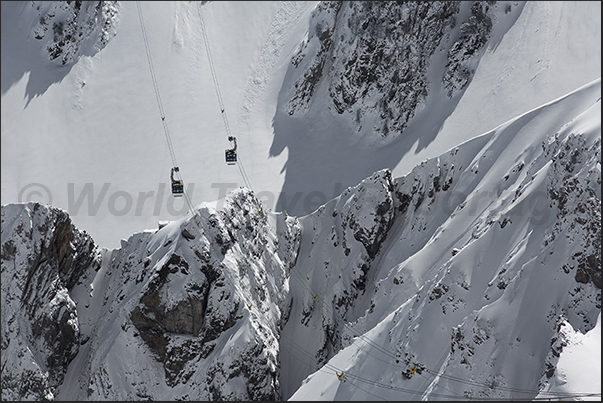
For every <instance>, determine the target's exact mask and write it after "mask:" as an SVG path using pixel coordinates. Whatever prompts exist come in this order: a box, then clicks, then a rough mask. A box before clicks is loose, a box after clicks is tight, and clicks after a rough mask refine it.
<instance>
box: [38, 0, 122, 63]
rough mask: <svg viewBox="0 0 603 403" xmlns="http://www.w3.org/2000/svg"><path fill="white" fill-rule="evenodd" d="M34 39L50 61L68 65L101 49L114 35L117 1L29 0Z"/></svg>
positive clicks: (117, 11)
mask: <svg viewBox="0 0 603 403" xmlns="http://www.w3.org/2000/svg"><path fill="white" fill-rule="evenodd" d="M31 8H32V10H31V11H32V12H33V13H34V14H35V17H36V18H33V19H34V20H35V21H37V24H36V25H35V27H34V28H33V30H32V36H33V38H34V39H36V40H38V41H40V42H41V43H42V49H43V50H42V52H43V54H44V55H45V56H46V57H47V58H48V60H50V61H51V62H52V63H55V64H58V65H70V64H73V63H75V62H77V60H78V59H79V57H80V56H81V55H84V54H87V55H93V54H95V53H96V52H98V51H100V50H102V49H103V48H104V47H105V46H106V45H107V43H109V41H110V40H111V38H113V36H115V34H116V29H117V24H118V16H119V2H118V1H32V2H31Z"/></svg>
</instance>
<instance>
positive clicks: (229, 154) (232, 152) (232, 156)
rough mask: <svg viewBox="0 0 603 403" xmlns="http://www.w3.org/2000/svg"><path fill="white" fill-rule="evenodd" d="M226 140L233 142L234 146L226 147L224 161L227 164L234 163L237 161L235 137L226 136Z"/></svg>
mask: <svg viewBox="0 0 603 403" xmlns="http://www.w3.org/2000/svg"><path fill="white" fill-rule="evenodd" d="M228 140H229V141H232V142H233V143H234V147H233V148H228V149H226V155H225V156H226V163H227V164H228V165H234V164H236V163H237V138H236V137H233V136H228Z"/></svg>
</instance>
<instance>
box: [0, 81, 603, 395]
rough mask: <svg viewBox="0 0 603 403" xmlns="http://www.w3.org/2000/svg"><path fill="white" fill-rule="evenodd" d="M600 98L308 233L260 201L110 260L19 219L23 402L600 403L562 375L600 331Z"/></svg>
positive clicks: (376, 195)
mask: <svg viewBox="0 0 603 403" xmlns="http://www.w3.org/2000/svg"><path fill="white" fill-rule="evenodd" d="M600 84H601V83H600V80H596V81H594V82H592V83H591V84H589V85H587V86H585V87H583V88H581V89H579V90H577V91H575V92H573V93H571V94H568V95H567V96H565V97H562V98H559V99H558V100H555V101H553V102H551V103H549V104H546V105H543V106H542V107H540V108H537V109H534V110H532V111H530V112H527V113H525V114H523V115H521V116H519V117H517V118H515V119H512V120H511V121H509V122H507V123H505V124H503V125H501V126H499V127H498V128H496V129H494V130H493V131H491V132H488V133H486V134H484V135H483V136H480V137H477V138H475V139H472V140H469V141H468V142H466V143H463V144H460V145H459V146H458V147H455V148H454V149H452V150H450V151H449V152H447V153H445V154H443V155H441V156H439V157H437V158H434V159H430V160H427V161H425V162H424V163H423V164H420V165H418V166H417V167H415V168H414V169H413V171H412V172H411V173H409V174H408V175H405V176H402V177H397V178H395V177H392V175H391V172H390V171H389V170H381V171H378V172H375V173H374V174H373V175H371V176H370V177H368V178H366V179H365V180H363V181H362V182H361V183H359V184H358V185H356V186H354V187H350V188H348V189H346V190H344V191H343V193H342V194H341V195H340V196H338V197H336V198H334V199H333V200H331V201H329V202H327V203H326V204H324V205H323V206H321V207H320V208H318V209H317V210H316V211H315V212H313V213H312V214H310V215H307V216H304V217H301V218H299V219H297V218H295V217H291V216H287V215H286V214H284V213H273V212H267V211H264V209H263V206H262V204H261V202H260V200H259V199H258V198H257V197H255V195H254V194H253V192H251V191H250V190H247V189H240V190H237V191H235V192H232V193H231V194H230V195H228V197H227V198H226V199H225V200H224V201H223V205H222V206H221V207H220V208H216V207H213V206H211V205H205V206H200V207H199V208H198V209H197V211H196V214H195V215H194V216H189V217H186V218H183V219H181V220H178V221H173V222H170V223H167V224H165V225H163V226H162V227H161V228H159V229H157V230H149V231H145V232H141V233H138V234H135V235H133V236H132V237H130V238H129V239H128V240H127V241H122V245H121V247H120V248H118V249H115V250H107V249H102V250H100V251H99V249H98V247H95V246H94V244H92V243H91V239H90V237H89V236H88V235H87V234H85V233H81V232H79V231H78V230H76V229H75V228H74V227H73V226H72V224H70V222H69V220H68V216H67V215H66V213H65V212H62V211H60V210H57V209H55V208H48V207H43V206H41V205H40V204H34V203H27V204H12V205H7V206H2V287H3V294H2V298H3V304H2V307H3V308H2V309H3V315H2V318H3V322H2V340H3V344H2V348H3V354H2V367H3V368H4V369H3V371H5V370H6V371H9V372H7V374H10V375H9V376H6V377H5V376H4V375H3V384H2V388H3V396H6V397H7V398H8V399H17V398H18V399H24V398H25V399H31V398H44V397H47V398H53V397H57V398H59V399H61V400H70V399H77V400H98V399H120V400H123V399H136V400H138V399H147V398H152V399H174V398H178V399H185V400H189V399H195V400H205V399H210V400H239V399H251V400H267V399H268V400H269V399H281V398H284V399H289V398H291V399H292V400H298V399H303V400H319V399H326V400H340V399H345V400H373V398H375V397H377V398H380V399H386V400H400V399H402V400H412V399H418V398H421V397H423V398H444V397H445V398H455V399H475V398H533V397H536V396H537V395H539V394H541V395H542V396H545V397H556V396H562V397H564V396H570V395H571V396H580V397H584V398H586V397H589V396H590V397H593V395H591V394H595V395H594V397H596V396H598V397H600V382H599V383H597V382H596V381H595V380H594V379H599V375H597V365H598V366H599V373H598V374H600V360H596V359H595V360H593V361H591V362H590V365H591V366H592V367H590V366H589V367H588V368H586V369H585V368H584V365H588V364H587V363H583V364H582V366H580V367H572V366H571V365H568V364H565V362H566V359H563V360H562V359H560V358H559V357H560V354H563V352H564V347H565V346H567V345H574V344H576V342H575V340H579V339H580V338H581V337H583V336H581V334H586V333H587V332H588V331H590V330H591V329H593V328H594V327H595V325H596V323H597V321H598V317H600V309H601V305H600V304H601V289H600V286H601V261H600V254H601V241H600V239H601V162H600V161H601V125H600V115H601V109H600V91H601V90H600ZM57 217H58V218H57ZM69 228H71V230H69V231H66V230H65V229H69ZM70 234H71V235H70ZM20 278H21V280H19V279H20ZM32 279H33V280H32ZM24 301H25V302H24ZM28 301H29V302H28ZM32 301H39V303H38V304H36V303H33V302H32ZM44 301H50V302H49V303H44ZM15 326H16V327H15ZM35 329H50V330H49V331H47V332H44V331H36V330H35ZM67 333H68V334H69V335H70V336H69V337H67V336H64V335H63V336H61V335H62V334H67ZM588 334H591V333H588ZM584 337H586V336H584ZM590 337H594V336H589V338H590ZM66 343H67V345H66ZM33 346H35V348H34V347H33ZM568 351H571V350H568ZM28 354H30V355H31V356H28ZM571 355H572V353H571V352H568V353H567V354H565V355H562V357H566V356H568V357H571ZM23 356H28V357H30V358H27V359H26V361H22V360H21V358H22V357H23ZM57 357H59V358H57ZM558 358H559V359H558ZM25 362H31V363H32V364H31V365H24V363H25ZM559 365H561V369H560V370H559V372H557V368H558V366H559ZM518 368H521V371H519V372H520V373H518ZM578 373H580V374H581V376H580V377H578V375H577V374H578ZM584 373H586V375H585V374H584ZM585 376H586V377H587V378H588V379H591V378H592V380H590V381H588V382H587V381H584V380H583V379H584V377H585ZM338 377H341V379H338ZM595 377H596V378H595ZM23 379H29V380H30V381H29V383H27V384H26V385H27V386H26V387H21V383H20V382H22V380H23ZM32 379H33V381H32ZM563 379H566V380H567V379H569V380H570V384H569V385H566V386H565V387H563V388H561V387H560V386H559V385H560V383H561V382H562V380H563ZM572 379H581V381H580V383H573V382H572ZM584 385H588V387H586V386H584ZM585 388H586V389H585ZM596 393H599V395H596Z"/></svg>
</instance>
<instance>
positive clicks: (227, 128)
mask: <svg viewBox="0 0 603 403" xmlns="http://www.w3.org/2000/svg"><path fill="white" fill-rule="evenodd" d="M197 12H198V13H199V19H200V20H201V31H202V33H203V42H204V44H205V51H206V53H207V60H208V62H209V69H210V72H211V78H212V81H213V83H214V89H215V91H216V97H217V98H218V106H219V107H220V115H222V121H223V122H224V129H225V131H226V136H227V138H228V139H229V140H230V138H231V137H232V133H231V130H230V124H229V123H228V118H227V117H226V107H225V106H224V100H223V98H222V92H221V91H220V85H219V83H218V75H217V74H216V69H215V63H214V59H213V56H212V53H211V47H210V45H209V37H208V35H207V30H206V24H205V19H204V18H203V13H202V12H201V4H198V5H197ZM237 159H238V163H237V166H238V167H239V172H240V173H241V177H242V178H243V182H244V183H245V186H246V187H247V188H248V189H250V190H251V191H253V187H252V186H251V182H250V181H249V177H248V176H247V172H246V171H245V168H244V167H243V162H242V161H241V158H240V156H239V157H238V158H237Z"/></svg>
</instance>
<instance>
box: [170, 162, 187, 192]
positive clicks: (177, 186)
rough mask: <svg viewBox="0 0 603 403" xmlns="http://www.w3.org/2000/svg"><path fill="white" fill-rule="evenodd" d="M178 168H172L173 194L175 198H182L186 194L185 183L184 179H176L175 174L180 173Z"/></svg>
mask: <svg viewBox="0 0 603 403" xmlns="http://www.w3.org/2000/svg"><path fill="white" fill-rule="evenodd" d="M178 171H179V169H178V167H173V168H172V173H171V174H170V178H171V179H172V194H173V195H174V197H182V195H183V194H184V181H183V180H182V179H174V172H178Z"/></svg>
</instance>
